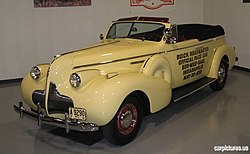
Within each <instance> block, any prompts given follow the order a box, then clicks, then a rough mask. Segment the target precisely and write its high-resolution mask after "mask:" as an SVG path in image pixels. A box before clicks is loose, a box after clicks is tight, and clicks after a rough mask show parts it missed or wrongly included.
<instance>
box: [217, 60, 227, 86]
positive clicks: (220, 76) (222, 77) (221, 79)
mask: <svg viewBox="0 0 250 154" xmlns="http://www.w3.org/2000/svg"><path fill="white" fill-rule="evenodd" d="M225 77H226V68H225V65H224V64H221V65H220V68H219V72H218V82H219V83H222V82H224V80H225Z"/></svg>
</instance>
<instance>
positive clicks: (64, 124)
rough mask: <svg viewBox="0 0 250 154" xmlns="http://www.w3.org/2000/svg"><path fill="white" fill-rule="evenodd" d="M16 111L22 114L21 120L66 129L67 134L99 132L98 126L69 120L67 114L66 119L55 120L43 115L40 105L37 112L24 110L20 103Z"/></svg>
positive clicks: (15, 107) (15, 108) (66, 114)
mask: <svg viewBox="0 0 250 154" xmlns="http://www.w3.org/2000/svg"><path fill="white" fill-rule="evenodd" d="M14 110H15V111H16V112H17V113H19V114H20V118H23V117H24V116H25V117H28V118H30V119H33V120H37V123H38V125H39V126H40V125H41V124H47V125H52V126H56V127H60V128H65V130H66V133H68V132H69V131H70V130H76V131H82V132H93V131H97V130H99V127H98V126H97V125H96V124H92V123H83V122H79V121H75V120H71V119H69V115H68V113H65V119H59V118H53V117H49V116H46V115H44V114H43V113H42V109H41V106H40V104H39V103H38V105H37V112H33V111H29V110H27V109H25V108H24V106H23V103H22V102H19V105H18V106H16V105H14Z"/></svg>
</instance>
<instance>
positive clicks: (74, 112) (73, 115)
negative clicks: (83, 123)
mask: <svg viewBox="0 0 250 154" xmlns="http://www.w3.org/2000/svg"><path fill="white" fill-rule="evenodd" d="M69 118H70V119H77V120H86V110H85V109H83V108H76V107H70V108H69Z"/></svg>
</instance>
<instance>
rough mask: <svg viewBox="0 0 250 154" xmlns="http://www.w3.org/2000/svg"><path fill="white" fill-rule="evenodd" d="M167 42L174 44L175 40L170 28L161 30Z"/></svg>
mask: <svg viewBox="0 0 250 154" xmlns="http://www.w3.org/2000/svg"><path fill="white" fill-rule="evenodd" d="M163 34H164V37H165V38H166V43H167V44H175V43H176V42H177V39H176V37H174V36H173V31H172V30H171V29H170V28H166V29H164V31H163Z"/></svg>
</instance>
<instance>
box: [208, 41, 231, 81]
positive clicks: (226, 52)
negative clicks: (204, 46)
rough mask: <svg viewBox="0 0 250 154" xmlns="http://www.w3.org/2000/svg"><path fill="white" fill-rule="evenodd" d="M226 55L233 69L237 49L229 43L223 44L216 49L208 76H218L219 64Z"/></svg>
mask: <svg viewBox="0 0 250 154" xmlns="http://www.w3.org/2000/svg"><path fill="white" fill-rule="evenodd" d="M224 56H226V57H227V58H228V65H229V69H232V67H233V65H234V64H235V51H234V49H233V48H231V47H229V46H227V45H221V46H219V47H218V48H217V49H216V51H215V54H214V57H213V60H212V64H211V68H210V71H209V73H208V77H210V78H218V69H219V65H220V62H221V60H222V58H223V57H224Z"/></svg>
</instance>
